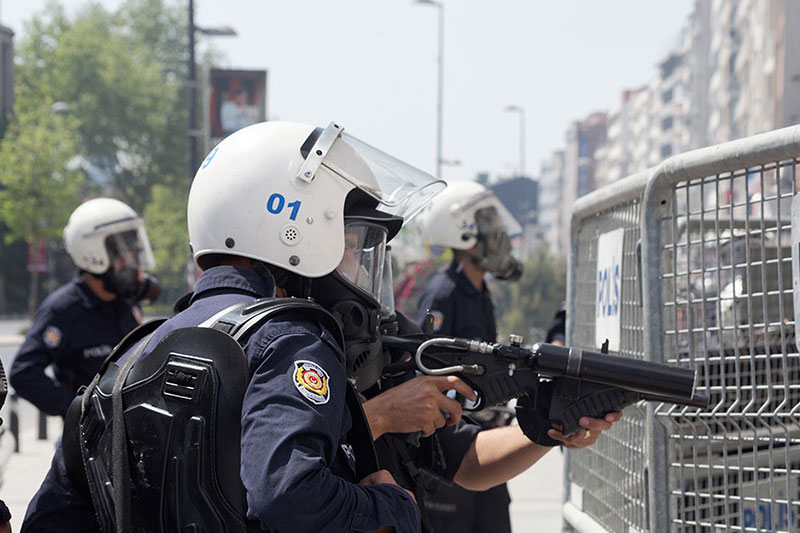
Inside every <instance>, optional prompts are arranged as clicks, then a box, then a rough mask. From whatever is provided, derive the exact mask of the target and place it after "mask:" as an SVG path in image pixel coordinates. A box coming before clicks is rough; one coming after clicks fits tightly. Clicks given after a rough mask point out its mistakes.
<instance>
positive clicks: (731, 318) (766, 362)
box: [657, 161, 800, 533]
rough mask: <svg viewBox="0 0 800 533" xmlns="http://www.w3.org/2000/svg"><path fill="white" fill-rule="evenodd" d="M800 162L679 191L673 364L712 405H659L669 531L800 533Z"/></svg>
mask: <svg viewBox="0 0 800 533" xmlns="http://www.w3.org/2000/svg"><path fill="white" fill-rule="evenodd" d="M795 165H796V162H795V161H783V162H771V163H769V164H764V165H759V166H755V167H749V168H745V169H740V170H736V171H733V172H727V173H723V174H717V175H713V176H707V177H702V178H697V179H692V180H689V181H684V182H680V183H677V184H676V185H674V186H673V188H672V198H671V205H670V209H668V215H667V216H665V217H664V218H662V219H660V222H659V224H660V232H661V244H662V249H661V265H662V266H661V273H660V280H661V281H660V284H661V301H662V303H663V313H664V314H663V317H662V324H663V332H662V334H663V341H664V355H665V362H667V363H672V364H679V365H681V366H689V365H692V366H694V367H695V368H697V370H698V377H699V382H698V389H697V392H698V393H701V394H708V395H709V396H710V398H711V406H710V408H709V409H708V410H705V411H703V412H702V413H700V414H697V410H696V409H693V408H680V407H674V406H667V405H661V406H659V409H658V410H657V414H658V418H659V420H660V421H661V422H662V423H664V424H665V426H666V427H667V433H668V435H669V437H668V443H667V455H668V457H667V460H668V461H669V463H668V464H669V471H668V477H669V479H668V483H669V489H670V520H671V524H672V526H671V529H672V530H673V531H678V532H687V533H688V532H695V531H709V532H710V531H718V530H722V529H725V530H728V531H800V425H799V424H798V413H797V411H798V408H799V407H800V402H799V401H798V400H800V355H799V354H798V351H797V347H796V345H795V338H794V313H793V302H792V272H791V256H792V254H791V239H790V237H791V202H792V197H793V196H794V194H795V192H796V191H797V190H798V182H797V174H798V173H797V171H796V166H795Z"/></svg>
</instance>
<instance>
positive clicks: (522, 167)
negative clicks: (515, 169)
mask: <svg viewBox="0 0 800 533" xmlns="http://www.w3.org/2000/svg"><path fill="white" fill-rule="evenodd" d="M503 111H510V112H514V113H517V114H518V115H519V175H520V177H522V176H525V108H524V107H521V106H518V105H513V104H512V105H508V106H506V107H505V108H504V109H503Z"/></svg>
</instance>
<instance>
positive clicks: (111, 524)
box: [63, 298, 378, 532]
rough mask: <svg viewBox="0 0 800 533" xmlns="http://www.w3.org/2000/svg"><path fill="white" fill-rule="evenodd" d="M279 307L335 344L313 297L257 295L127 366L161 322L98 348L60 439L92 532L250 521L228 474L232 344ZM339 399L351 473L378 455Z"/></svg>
mask: <svg viewBox="0 0 800 533" xmlns="http://www.w3.org/2000/svg"><path fill="white" fill-rule="evenodd" d="M289 311H300V312H302V313H303V314H305V315H306V316H308V317H309V318H311V319H313V320H316V321H318V322H320V323H321V324H322V325H323V326H324V327H325V328H326V329H327V330H328V331H330V332H332V333H333V334H334V336H335V337H336V339H337V341H338V342H339V344H340V346H342V349H343V350H344V339H343V336H342V333H341V329H340V327H339V325H338V323H337V322H336V320H335V319H334V318H333V316H332V315H331V314H330V313H328V312H327V311H326V310H325V309H323V308H322V307H320V306H319V305H317V304H315V303H313V302H311V301H308V300H302V299H296V298H264V299H261V300H258V301H256V302H254V303H251V304H240V305H236V306H232V307H230V308H228V309H225V310H224V311H221V312H220V313H218V314H217V315H215V316H213V317H211V318H210V319H209V320H207V321H206V322H204V323H203V324H201V325H200V326H199V327H190V328H180V329H176V330H174V331H172V332H170V333H169V334H167V335H166V336H165V337H164V338H163V339H162V340H161V341H160V342H159V343H158V344H157V345H156V346H155V347H154V348H153V349H152V351H150V353H149V354H148V355H147V357H145V358H144V359H142V360H141V362H140V363H139V364H135V365H134V363H136V361H137V360H138V359H139V356H140V355H141V353H142V352H143V351H144V348H145V346H146V345H147V343H148V340H149V338H150V335H151V334H152V333H153V332H154V331H155V330H156V328H157V327H158V326H159V325H161V324H162V323H163V321H164V320H163V319H162V320H157V321H153V322H148V323H146V324H143V325H142V326H140V327H139V328H137V329H135V330H134V331H132V332H131V333H130V334H128V336H127V337H125V338H124V339H123V340H122V342H120V344H119V345H118V346H117V347H116V348H115V349H114V351H113V352H112V353H111V354H110V355H109V356H108V358H107V359H106V361H105V362H104V364H103V368H102V369H101V371H100V373H99V374H98V375H97V376H95V378H94V380H93V381H92V383H91V384H89V386H88V387H87V388H86V390H85V391H84V392H83V394H82V395H80V396H78V397H77V398H76V399H75V400H74V401H73V402H72V405H71V406H70V408H69V410H68V412H67V417H66V420H65V424H64V437H63V450H64V461H65V463H66V467H67V473H68V475H69V477H70V480H71V481H72V483H73V484H74V485H75V486H76V488H78V490H79V491H80V492H82V493H83V494H84V495H85V496H86V497H87V498H89V497H91V500H92V503H93V505H94V508H95V512H96V515H97V520H98V523H99V525H100V529H101V530H102V531H103V532H111V531H123V532H130V531H137V532H138V531H143V532H144V531H147V532H172V531H175V532H190V531H191V532H206V531H207V532H244V531H257V530H259V528H258V527H257V526H256V525H254V524H250V523H248V522H247V521H246V518H245V516H246V512H247V503H246V500H245V489H244V487H243V486H242V482H241V479H240V478H239V468H240V464H239V461H240V435H241V422H240V415H241V404H242V399H243V397H244V393H245V390H246V388H247V384H248V381H249V376H248V369H247V359H246V356H245V354H244V352H243V350H242V348H241V344H243V343H244V342H245V341H246V339H247V338H248V337H249V335H250V334H251V333H252V332H254V331H257V330H258V328H259V327H260V326H261V325H262V324H263V323H264V322H266V321H267V320H269V319H271V318H273V317H275V316H277V315H278V314H281V313H284V312H289ZM139 341H141V342H139ZM137 344H138V345H137ZM133 346H136V348H135V350H134V351H132V352H131V353H130V354H129V355H128V357H127V358H126V359H125V360H124V361H123V362H122V363H121V364H117V363H116V361H117V360H118V358H119V357H120V356H121V355H122V354H124V353H126V352H128V351H129V350H130V349H131V348H132V347H133ZM348 385H349V384H348ZM346 401H347V405H348V408H349V409H350V411H351V418H352V420H353V423H352V428H351V430H350V432H349V433H348V435H347V441H348V442H349V443H350V444H351V446H353V451H354V453H355V456H356V477H357V479H361V478H362V477H364V476H366V475H367V474H369V473H371V472H374V471H376V470H377V469H378V465H377V459H376V456H375V450H374V448H373V446H372V436H371V434H370V432H369V427H368V426H367V422H366V418H365V417H364V413H363V411H362V410H361V405H360V402H359V401H358V398H357V395H356V392H355V389H354V388H353V387H352V386H348V388H347V394H346ZM120 420H123V421H124V423H122V424H120V423H117V422H118V421H120ZM347 465H348V463H347V460H346V458H345V457H344V452H342V451H340V453H339V454H338V456H337V457H336V458H335V460H334V464H333V465H331V468H332V470H333V471H334V473H336V474H338V475H342V477H352V471H351V470H350V468H349V466H347ZM348 472H349V475H345V474H346V473H348ZM115 480H119V482H118V483H115ZM118 502H120V505H117V503H118Z"/></svg>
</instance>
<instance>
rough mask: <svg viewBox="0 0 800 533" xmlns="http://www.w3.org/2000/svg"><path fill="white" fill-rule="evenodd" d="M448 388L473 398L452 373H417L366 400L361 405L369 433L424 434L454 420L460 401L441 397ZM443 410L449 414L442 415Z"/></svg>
mask: <svg viewBox="0 0 800 533" xmlns="http://www.w3.org/2000/svg"><path fill="white" fill-rule="evenodd" d="M448 390H455V391H456V392H458V393H460V394H462V395H464V396H466V397H467V398H469V399H470V400H473V401H474V400H477V396H476V395H475V391H473V390H472V389H471V388H470V387H469V385H467V384H466V383H464V382H463V381H461V380H460V379H458V378H457V377H455V376H417V377H415V378H413V379H410V380H408V381H406V382H405V383H403V384H401V385H398V386H396V387H392V388H391V389H388V390H386V391H384V392H382V393H380V394H379V395H377V396H376V397H374V398H372V399H371V400H368V401H367V402H365V403H364V405H363V407H364V412H365V414H366V415H367V421H368V422H369V426H370V429H371V430H372V436H373V437H374V438H378V437H380V436H381V435H383V434H384V433H414V432H417V431H419V432H422V436H423V437H428V436H430V435H432V434H433V433H434V432H435V431H436V430H437V429H439V428H441V427H444V426H445V425H448V426H452V425H453V424H455V423H457V422H458V421H459V420H461V404H459V403H458V402H457V401H456V400H453V399H451V398H448V397H447V396H445V394H444V393H445V392H446V391H448ZM443 412H444V413H447V414H448V415H449V416H448V417H447V418H445V415H444V414H443Z"/></svg>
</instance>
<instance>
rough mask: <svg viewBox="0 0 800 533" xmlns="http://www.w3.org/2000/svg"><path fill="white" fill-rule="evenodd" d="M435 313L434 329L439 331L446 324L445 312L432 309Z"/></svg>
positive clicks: (433, 313)
mask: <svg viewBox="0 0 800 533" xmlns="http://www.w3.org/2000/svg"><path fill="white" fill-rule="evenodd" d="M431 314H432V315H433V331H439V330H440V329H441V328H442V324H444V313H442V312H441V311H431Z"/></svg>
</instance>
